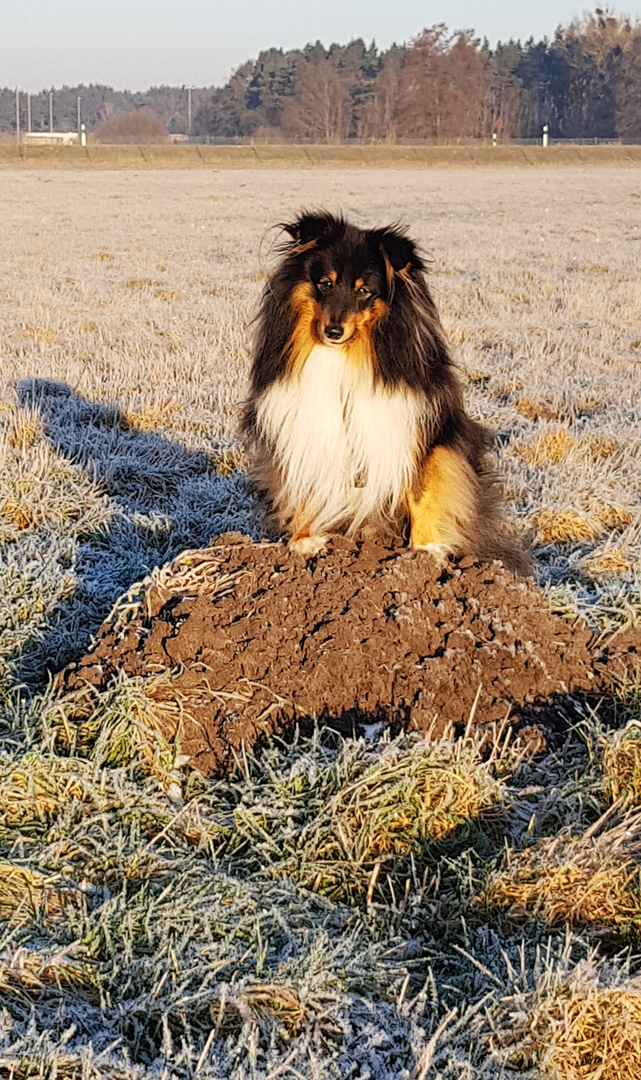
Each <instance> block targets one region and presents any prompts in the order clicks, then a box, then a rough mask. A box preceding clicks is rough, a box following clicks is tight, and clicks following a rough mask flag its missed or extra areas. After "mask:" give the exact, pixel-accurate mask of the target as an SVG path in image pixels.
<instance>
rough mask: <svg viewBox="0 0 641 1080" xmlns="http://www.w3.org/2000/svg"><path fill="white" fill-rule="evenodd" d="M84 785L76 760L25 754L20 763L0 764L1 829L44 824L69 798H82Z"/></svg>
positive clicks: (85, 792)
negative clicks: (2, 765) (1, 765)
mask: <svg viewBox="0 0 641 1080" xmlns="http://www.w3.org/2000/svg"><path fill="white" fill-rule="evenodd" d="M86 797H87V784H86V783H85V781H84V779H83V777H82V775H81V773H80V772H79V769H78V763H77V762H71V761H66V760H65V759H64V758H54V757H47V756H43V755H40V754H36V753H32V754H26V755H25V756H24V758H23V759H22V760H21V762H20V764H19V765H6V766H4V767H0V831H2V830H4V829H7V828H9V827H10V826H25V825H29V826H33V825H42V826H43V827H46V826H47V825H48V824H49V822H50V821H51V818H52V817H53V816H54V815H55V814H58V813H59V812H60V810H61V809H62V807H63V806H64V805H65V803H66V802H67V801H68V800H70V799H81V800H83V799H85V798H86Z"/></svg>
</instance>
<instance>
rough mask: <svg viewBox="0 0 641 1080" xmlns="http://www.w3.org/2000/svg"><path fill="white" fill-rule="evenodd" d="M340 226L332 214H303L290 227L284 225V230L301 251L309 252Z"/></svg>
mask: <svg viewBox="0 0 641 1080" xmlns="http://www.w3.org/2000/svg"><path fill="white" fill-rule="evenodd" d="M338 225H339V222H338V221H337V219H336V218H335V217H334V216H333V215H332V214H301V215H300V217H298V218H296V220H295V221H292V223H291V224H290V225H283V226H282V228H283V229H284V231H285V232H286V233H289V235H290V236H291V238H292V240H293V241H294V246H295V247H296V248H297V249H298V250H299V251H307V250H308V249H309V248H312V247H316V246H317V245H318V243H319V242H320V241H321V240H323V239H324V238H325V237H327V236H329V234H330V233H331V232H333V231H334V230H335V229H336V228H337V227H338Z"/></svg>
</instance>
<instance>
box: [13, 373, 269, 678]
mask: <svg viewBox="0 0 641 1080" xmlns="http://www.w3.org/2000/svg"><path fill="white" fill-rule="evenodd" d="M17 395H18V403H19V406H20V407H21V408H25V409H26V408H29V409H33V410H36V411H37V412H38V413H39V415H40V416H41V418H42V421H43V423H44V428H45V432H46V437H47V439H48V441H49V443H50V444H51V445H52V446H53V448H54V449H55V450H56V451H57V452H58V453H60V454H62V455H64V457H66V458H67V460H69V461H70V462H73V463H74V464H76V465H80V466H81V468H82V469H83V470H84V471H85V473H86V474H87V476H88V477H89V479H90V480H92V481H94V482H95V483H96V484H97V486H98V488H99V490H100V491H101V492H102V493H104V495H106V496H108V498H109V508H110V511H111V518H110V522H109V525H108V526H107V527H106V528H104V527H103V528H100V529H97V530H95V531H94V532H93V533H91V534H90V535H77V534H76V535H72V536H71V540H70V541H69V542H68V543H67V545H66V547H67V551H66V552H62V553H61V554H60V558H59V559H58V560H57V561H56V558H55V557H54V558H51V559H50V560H49V562H48V563H47V564H46V565H45V566H44V567H43V571H42V572H43V573H44V574H50V575H54V576H55V575H56V574H60V575H62V574H64V573H69V571H70V570H71V571H72V573H73V575H74V578H75V587H74V589H73V592H72V593H71V594H70V595H66V596H65V597H64V599H63V600H61V602H60V603H59V604H58V605H57V606H55V607H54V609H53V610H50V611H49V612H48V614H47V616H46V618H45V620H44V621H43V622H41V624H40V626H39V628H38V630H37V632H36V633H35V634H34V635H33V637H32V639H31V640H30V641H29V642H28V643H27V644H25V645H24V646H23V647H22V649H21V650H20V655H19V656H18V657H14V658H13V663H14V665H15V666H16V668H17V674H18V676H19V678H20V679H22V680H23V681H25V682H27V683H28V684H30V685H41V684H42V683H43V681H44V680H46V677H47V675H48V673H49V672H51V671H56V670H58V669H59V668H60V667H61V666H63V665H64V664H65V663H67V662H68V661H69V660H71V659H74V658H78V657H79V656H80V655H81V654H82V653H83V652H84V651H85V649H86V647H87V645H88V643H89V641H90V639H91V636H92V635H93V634H94V632H95V631H96V630H97V628H98V627H99V626H100V623H101V622H102V621H103V619H104V618H105V616H106V615H107V614H108V612H109V610H110V609H111V606H112V605H113V603H114V601H115V600H116V598H117V597H118V596H119V595H120V594H121V593H122V592H124V591H125V590H126V589H127V588H129V586H130V585H132V584H133V583H134V582H135V581H138V580H140V579H141V578H143V577H145V576H146V575H147V574H149V573H150V571H151V570H152V569H153V567H155V566H158V565H161V564H162V563H164V562H166V561H167V560H168V559H171V558H174V557H175V556H176V555H177V554H178V553H179V552H180V551H183V550H184V549H185V548H189V547H204V546H206V545H207V544H208V543H209V542H210V540H211V539H212V538H214V537H215V536H217V535H219V534H220V533H222V532H226V531H230V530H235V531H240V532H250V531H254V530H255V529H256V528H257V527H258V529H259V530H260V524H259V523H257V515H256V512H255V507H254V503H253V500H252V497H251V494H250V490H249V487H248V484H247V480H246V478H245V476H244V475H243V474H242V473H240V472H237V471H236V472H231V473H230V474H229V475H222V474H221V473H220V472H219V471H218V461H217V459H216V457H215V454H211V455H210V454H208V453H206V452H204V451H202V450H191V449H188V448H187V447H185V446H182V445H180V444H179V443H177V442H174V441H173V440H172V439H170V438H168V437H167V436H165V435H162V434H159V433H158V432H156V431H141V430H138V429H136V428H135V427H133V426H132V424H131V422H130V421H129V420H128V418H127V416H126V414H125V412H124V411H123V410H122V409H121V408H120V406H119V405H118V404H114V403H102V402H95V401H90V400H87V399H86V398H84V397H82V396H81V395H80V394H77V393H76V392H75V391H73V390H72V389H71V388H70V387H69V386H68V385H66V384H65V383H62V382H55V381H51V380H47V379H30V380H25V381H24V382H22V383H20V384H19V385H18V387H17ZM41 531H42V534H43V535H42V544H41V545H40V548H41V550H42V551H44V550H45V549H46V547H47V542H49V543H50V542H51V540H52V539H54V538H55V533H54V530H53V529H51V528H48V529H47V528H45V529H43V530H41ZM67 535H68V534H67ZM39 541H40V537H37V538H36V541H35V543H39ZM19 543H20V541H19V542H18V544H19ZM33 546H34V542H33V541H32V547H33ZM54 546H55V545H54ZM32 554H33V553H32Z"/></svg>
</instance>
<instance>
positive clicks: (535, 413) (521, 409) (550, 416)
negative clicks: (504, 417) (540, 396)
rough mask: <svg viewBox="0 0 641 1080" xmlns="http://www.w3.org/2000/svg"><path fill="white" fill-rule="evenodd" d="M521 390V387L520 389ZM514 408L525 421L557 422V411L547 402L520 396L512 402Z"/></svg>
mask: <svg viewBox="0 0 641 1080" xmlns="http://www.w3.org/2000/svg"><path fill="white" fill-rule="evenodd" d="M520 388H521V389H522V385H521V387H520ZM514 408H515V409H516V411H517V412H518V413H520V414H521V416H524V417H525V419H526V420H532V421H537V420H557V419H558V417H559V410H558V409H557V408H556V407H555V406H554V405H551V404H550V402H548V401H537V400H535V399H534V398H531V397H527V396H521V397H519V398H517V400H516V401H515V402H514Z"/></svg>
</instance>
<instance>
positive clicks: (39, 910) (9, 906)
mask: <svg viewBox="0 0 641 1080" xmlns="http://www.w3.org/2000/svg"><path fill="white" fill-rule="evenodd" d="M81 895H82V894H81V892H80V890H79V889H78V888H77V887H76V886H75V885H74V884H72V883H70V882H68V881H65V879H64V878H63V877H62V876H61V875H60V874H43V873H42V872H41V871H39V870H33V869H31V868H29V867H25V866H18V865H16V864H15V863H11V862H5V861H0V923H2V922H7V923H20V924H23V925H24V924H26V923H37V922H55V921H57V920H60V919H62V918H64V914H65V908H66V907H67V905H68V904H70V903H75V904H78V903H79V901H80V899H81Z"/></svg>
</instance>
